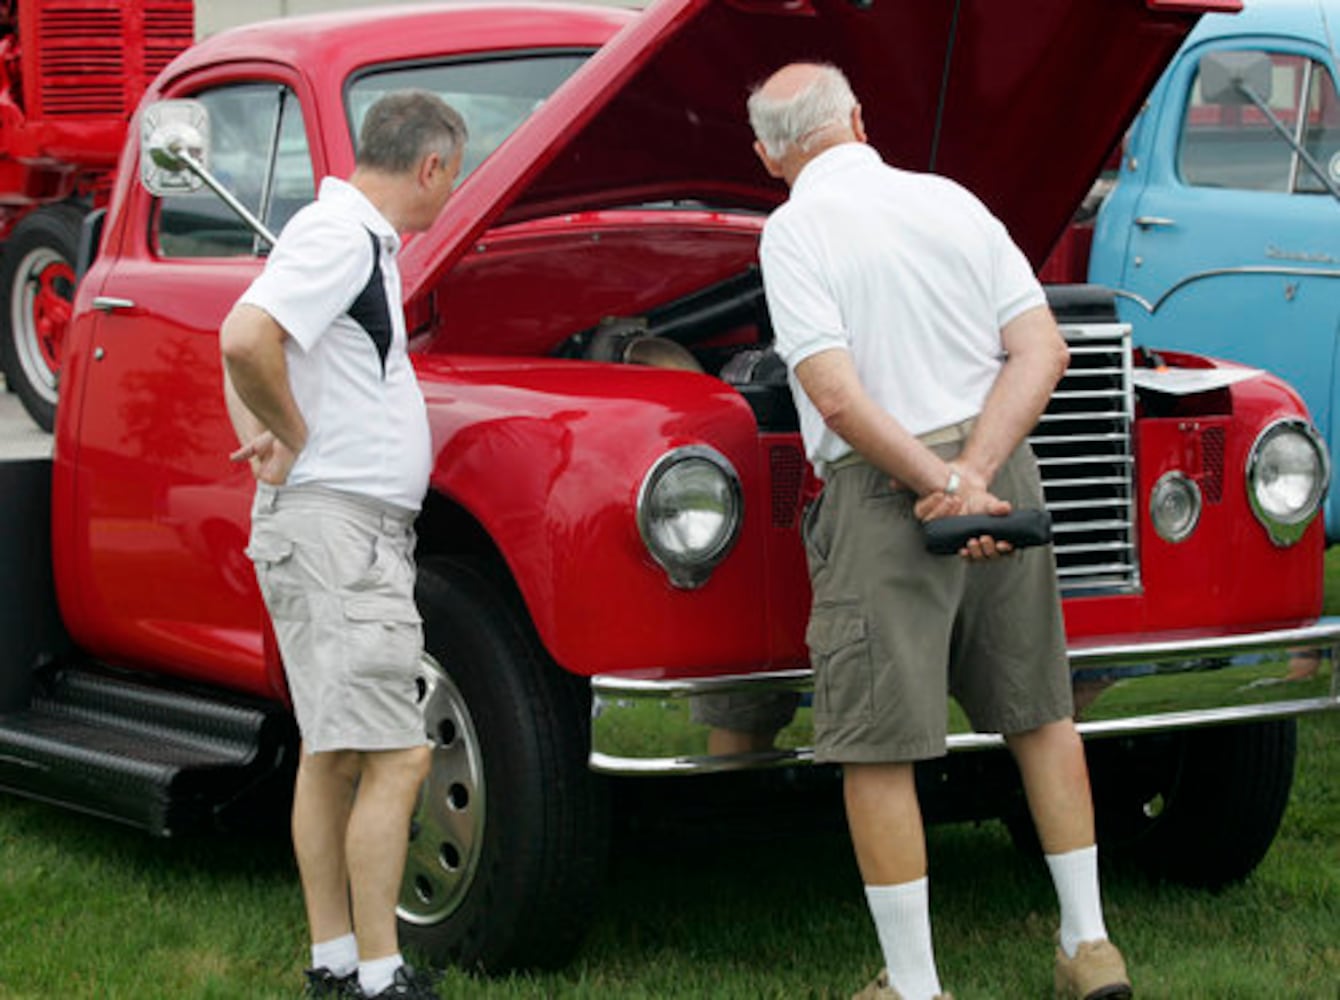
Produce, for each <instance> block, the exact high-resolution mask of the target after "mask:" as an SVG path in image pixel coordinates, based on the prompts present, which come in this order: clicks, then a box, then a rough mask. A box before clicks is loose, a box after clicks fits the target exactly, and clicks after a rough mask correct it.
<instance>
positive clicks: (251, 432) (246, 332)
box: [219, 303, 307, 485]
mask: <svg viewBox="0 0 1340 1000" xmlns="http://www.w3.org/2000/svg"><path fill="white" fill-rule="evenodd" d="M286 336H287V334H285V332H284V328H283V327H281V326H280V325H279V324H278V323H276V322H275V321H274V319H273V318H271V316H270V315H269V314H268V313H267V312H265V311H264V310H263V309H259V308H257V307H256V306H252V305H248V304H246V303H242V304H239V305H236V306H234V307H233V309H232V311H231V312H230V313H229V314H228V316H227V318H225V319H224V321H223V326H222V328H221V329H220V330H219V346H220V350H221V352H222V354H223V397H224V402H225V403H226V405H227V407H228V417H229V419H230V420H231V421H232V425H233V430H234V432H235V433H236V434H237V440H238V442H239V443H240V445H241V447H240V448H238V449H237V451H235V452H233V453H232V455H230V456H229V457H230V458H232V460H233V461H235V462H242V461H246V462H249V463H250V464H251V469H252V472H253V474H254V475H255V476H256V478H257V479H260V480H262V481H264V482H267V483H272V484H275V485H279V484H281V483H283V482H284V481H285V480H286V479H287V478H288V473H289V470H290V469H291V468H292V467H293V462H294V460H295V458H296V456H297V454H298V452H300V451H301V450H302V448H303V445H305V444H306V443H307V423H306V421H305V420H304V419H303V416H302V413H301V411H300V410H299V409H298V404H297V401H296V400H294V398H293V392H292V390H291V389H290V388H289V383H288V362H287V360H286V359H285V356H284V338H285V337H286Z"/></svg>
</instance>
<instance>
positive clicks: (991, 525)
mask: <svg viewBox="0 0 1340 1000" xmlns="http://www.w3.org/2000/svg"><path fill="white" fill-rule="evenodd" d="M921 530H922V532H923V534H924V535H925V538H926V551H928V552H933V553H935V554H936V555H938V556H949V555H954V554H956V553H957V552H958V551H959V549H961V548H963V546H965V545H966V544H968V539H970V538H980V537H981V536H982V535H990V536H991V537H992V538H994V539H996V541H998V542H1009V543H1010V544H1011V545H1013V546H1014V547H1015V548H1016V549H1022V548H1027V547H1028V546H1030V545H1046V544H1047V543H1049V542H1050V541H1051V540H1052V516H1051V513H1050V512H1049V511H1046V510H1012V511H1010V512H1009V513H1008V514H1001V515H995V514H964V515H961V516H959V517H940V518H936V519H935V520H934V521H927V522H926V523H925V524H923V525H922V526H921Z"/></svg>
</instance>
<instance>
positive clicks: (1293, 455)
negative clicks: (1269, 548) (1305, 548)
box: [1247, 419, 1331, 545]
mask: <svg viewBox="0 0 1340 1000" xmlns="http://www.w3.org/2000/svg"><path fill="white" fill-rule="evenodd" d="M1330 475H1331V470H1330V459H1329V458H1328V457H1327V454H1326V446H1325V444H1324V443H1323V442H1322V440H1321V438H1320V436H1319V435H1318V434H1317V432H1316V431H1315V430H1314V429H1313V428H1312V426H1311V425H1310V424H1308V423H1307V422H1306V421H1303V420H1298V419H1286V420H1278V421H1276V422H1275V423H1273V424H1271V425H1270V426H1269V427H1267V428H1266V429H1265V430H1264V431H1262V432H1261V434H1260V436H1259V437H1258V438H1257V439H1256V443H1255V444H1253V445H1252V450H1251V452H1250V453H1248V456H1247V497H1248V499H1249V500H1250V502H1251V505H1252V512H1253V513H1255V514H1256V519H1257V520H1258V521H1260V522H1261V524H1262V525H1264V526H1265V529H1266V532H1267V533H1268V534H1269V535H1270V539H1271V541H1273V542H1274V543H1275V544H1276V545H1292V544H1293V543H1294V542H1296V541H1298V539H1300V538H1302V537H1303V532H1304V531H1306V530H1307V526H1308V525H1309V524H1310V523H1312V519H1313V518H1314V517H1315V516H1316V515H1317V511H1318V510H1319V509H1320V508H1321V501H1322V498H1323V497H1324V496H1325V495H1326V487H1327V485H1328V483H1329V482H1330Z"/></svg>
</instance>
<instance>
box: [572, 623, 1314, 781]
mask: <svg viewBox="0 0 1340 1000" xmlns="http://www.w3.org/2000/svg"><path fill="white" fill-rule="evenodd" d="M1338 648H1340V617H1333V618H1323V619H1320V620H1319V621H1317V622H1316V623H1315V624H1313V625H1307V626H1302V627H1298V628H1287V629H1277V630H1273V631H1265V632H1247V633H1242V634H1236V635H1215V636H1195V637H1184V636H1158V637H1150V638H1147V639H1145V640H1144V641H1132V642H1120V643H1108V644H1097V643H1083V644H1077V645H1074V646H1072V647H1071V649H1070V665H1071V673H1072V677H1073V681H1074V687H1075V712H1076V718H1077V720H1078V723H1079V729H1080V732H1081V733H1083V734H1084V735H1085V736H1086V737H1101V736H1116V735H1123V734H1132V733H1145V732H1154V731H1159V730H1169V729H1186V728H1189V727H1192V726H1206V725H1214V724H1221V723H1230V722H1245V721H1251V720H1257V719H1271V718H1281V717H1286V716H1295V715H1303V714H1306V713H1309V712H1324V711H1335V710H1337V709H1340V674H1337V671H1336V668H1335V663H1336V656H1337V649H1338ZM1307 654H1311V655H1310V656H1309V655H1307ZM812 688H813V677H812V674H811V672H810V671H809V670H788V671H776V672H772V673H757V674H739V675H734V676H726V677H699V678H680V679H674V680H647V679H638V678H633V677H627V676H621V675H615V674H600V675H597V676H595V677H593V678H591V690H592V696H593V698H592V708H591V712H592V721H591V755H590V766H591V769H592V770H594V771H599V772H602V773H605V774H626V775H634V774H636V775H651V774H693V773H705V772H710V771H727V770H740V769H746V768H756V767H770V766H776V765H779V764H793V763H804V762H808V761H809V760H810V759H811V758H812V756H813V750H812V742H813V741H812V733H813V726H812V721H811V718H810V715H811V709H810V699H809V693H810V692H811V690H812ZM786 691H790V692H795V693H796V694H797V695H798V696H799V705H798V707H797V709H796V711H795V714H794V716H793V717H792V719H791V721H790V723H789V724H788V725H786V727H785V728H783V729H782V730H781V731H780V732H779V733H777V735H776V737H775V738H774V739H773V741H772V746H773V749H769V750H761V751H756V752H751V753H737V754H731V755H718V756H714V755H712V754H709V753H708V751H707V746H708V733H709V730H708V727H707V726H705V725H700V724H698V723H696V722H694V721H693V719H692V718H691V713H690V706H691V705H692V702H693V699H694V698H695V697H701V696H705V695H718V694H727V693H731V694H741V695H749V694H758V695H773V694H775V693H778V692H786ZM1001 742H1002V741H1001V737H1000V736H999V735H997V734H994V733H974V732H972V731H971V729H970V728H969V727H968V725H967V721H966V719H965V718H964V716H963V714H962V712H961V711H959V709H958V707H957V706H955V705H951V707H950V736H949V749H950V750H951V751H952V750H973V749H981V748H985V747H992V746H998V745H1000V744H1001Z"/></svg>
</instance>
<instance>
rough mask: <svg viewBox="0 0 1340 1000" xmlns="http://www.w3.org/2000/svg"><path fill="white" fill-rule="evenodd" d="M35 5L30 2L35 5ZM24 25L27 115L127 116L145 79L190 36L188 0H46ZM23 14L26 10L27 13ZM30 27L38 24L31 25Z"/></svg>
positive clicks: (191, 10) (192, 23) (31, 10)
mask: <svg viewBox="0 0 1340 1000" xmlns="http://www.w3.org/2000/svg"><path fill="white" fill-rule="evenodd" d="M34 8H35V9H34ZM25 13H27V17H30V18H33V19H34V22H35V23H31V24H26V25H25V26H24V29H25V34H26V36H27V37H28V38H35V39H37V42H36V44H35V45H32V46H26V47H25V58H26V59H31V60H34V62H33V63H32V64H31V65H30V67H29V70H28V71H29V72H31V73H32V78H30V79H28V80H27V81H26V83H27V86H26V90H27V92H28V94H29V95H30V98H33V97H35V101H34V102H32V103H30V106H29V109H28V113H29V117H30V118H68V117H105V116H111V117H115V118H128V117H129V115H130V112H131V111H132V110H133V109H134V106H135V104H136V102H138V101H139V99H140V96H141V95H142V94H143V93H144V89H145V87H147V86H148V84H149V82H150V81H151V80H152V79H153V78H154V77H155V76H156V75H157V74H158V72H159V71H160V70H162V68H163V67H164V66H166V65H167V64H168V62H169V61H170V60H171V59H172V57H173V56H175V55H176V54H177V53H178V52H180V51H181V50H182V49H184V48H186V47H187V46H188V45H190V44H191V41H192V39H193V36H194V28H195V14H194V7H193V4H192V3H191V2H190V0H185V2H181V0H178V2H172V0H160V2H158V3H143V2H106V0H104V2H89V0H83V2H76V0H54V2H53V0H48V2H46V3H40V4H34V5H32V7H30V8H27V9H26V11H25ZM26 19H27V18H25V20H26ZM34 29H35V30H34Z"/></svg>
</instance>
